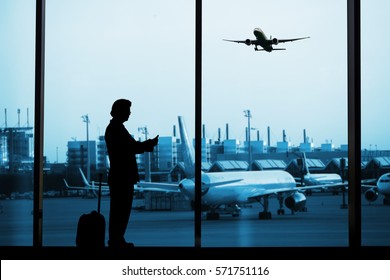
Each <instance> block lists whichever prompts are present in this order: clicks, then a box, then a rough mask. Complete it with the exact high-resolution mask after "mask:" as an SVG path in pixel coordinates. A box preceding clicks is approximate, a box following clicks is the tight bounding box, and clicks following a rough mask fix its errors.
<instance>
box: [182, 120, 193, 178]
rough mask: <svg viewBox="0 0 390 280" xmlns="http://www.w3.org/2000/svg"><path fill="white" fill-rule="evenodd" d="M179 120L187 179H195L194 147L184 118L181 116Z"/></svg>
mask: <svg viewBox="0 0 390 280" xmlns="http://www.w3.org/2000/svg"><path fill="white" fill-rule="evenodd" d="M178 120H179V130H180V139H181V143H182V149H183V157H184V168H185V174H186V177H187V178H193V177H194V176H195V152H194V147H193V145H192V144H191V142H190V140H189V137H188V133H187V128H186V125H185V122H184V118H183V117H182V116H179V117H178Z"/></svg>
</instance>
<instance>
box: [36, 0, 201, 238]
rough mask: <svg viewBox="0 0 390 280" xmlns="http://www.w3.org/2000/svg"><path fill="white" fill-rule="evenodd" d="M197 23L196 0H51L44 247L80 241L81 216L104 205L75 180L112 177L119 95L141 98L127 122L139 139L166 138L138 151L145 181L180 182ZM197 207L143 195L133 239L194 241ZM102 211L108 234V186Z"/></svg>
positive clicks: (130, 233) (137, 202)
mask: <svg viewBox="0 0 390 280" xmlns="http://www.w3.org/2000/svg"><path fill="white" fill-rule="evenodd" d="M173 6H174V7H175V9H174V10H172V9H171V7H173ZM178 10H179V11H180V13H178V12H177V11H178ZM194 25H195V10H194V6H193V1H175V0H168V1H158V0H148V1H135V2H134V1H109V2H104V1H98V2H96V1H83V2H82V3H81V2H80V1H76V0H75V1H47V4H46V69H45V71H46V77H45V81H46V83H45V108H46V109H45V110H46V111H45V141H44V142H45V146H44V155H45V157H46V166H45V168H46V169H45V177H44V185H45V192H44V223H43V245H44V246H75V236H76V228H77V223H78V219H79V217H80V215H81V214H83V213H89V212H90V211H92V210H96V208H97V199H96V191H84V190H79V189H76V188H73V187H84V185H85V183H84V182H83V180H82V175H81V172H80V170H79V168H81V171H82V172H83V174H84V175H85V177H86V178H87V180H88V181H89V182H90V183H92V181H94V182H93V183H94V185H95V186H97V185H98V180H99V173H102V174H103V183H104V182H107V168H108V167H109V164H110V163H109V161H108V157H107V151H106V145H105V141H104V133H105V129H106V126H107V125H108V123H109V122H110V119H111V116H110V110H111V106H112V104H113V102H114V101H115V100H116V99H119V98H126V99H129V100H131V101H132V107H131V115H130V118H129V120H128V121H127V122H125V123H124V124H125V127H126V128H127V129H128V131H129V132H130V133H131V134H132V135H133V136H134V138H135V139H136V140H142V141H143V140H145V139H146V138H148V139H149V138H153V137H155V136H156V135H159V136H160V140H159V145H158V147H157V148H155V149H154V151H153V153H145V154H141V155H139V156H137V161H138V165H139V170H140V176H141V180H142V181H152V182H155V183H159V182H163V183H168V182H169V183H172V184H177V182H178V180H179V179H180V167H179V166H178V167H177V168H176V170H175V171H176V173H174V172H173V173H172V172H171V170H172V168H171V167H172V166H176V165H177V164H179V163H180V162H181V161H182V159H181V157H179V156H178V152H177V150H178V149H179V147H180V142H178V141H179V139H180V137H179V128H178V116H183V117H184V118H185V120H186V123H187V126H188V129H189V130H191V134H192V135H193V129H194V119H193V116H194V102H193V98H192V97H193V96H194V68H195V66H194V54H195V41H194V36H193V30H194ZM87 139H88V141H87ZM87 143H89V144H87ZM88 155H89V158H88ZM88 162H89V163H90V164H89V165H88ZM88 166H90V168H88ZM148 166H149V168H148ZM149 170H150V171H149ZM64 180H65V181H66V183H65V181H64ZM65 184H68V185H69V186H70V187H71V188H68V189H67V188H66V187H65ZM190 207H191V205H190V202H189V201H187V200H186V199H185V198H184V197H183V196H182V195H180V194H178V193H173V194H166V193H164V192H143V193H136V195H135V196H134V201H133V210H132V213H131V217H130V221H129V224H128V229H127V231H126V235H125V237H126V240H127V241H129V242H133V243H134V244H135V245H137V246H192V245H193V236H194V234H193V232H194V230H193V228H194V222H193V214H192V212H191V211H190ZM101 211H102V214H103V215H104V216H105V218H106V227H107V234H106V239H107V240H108V222H109V196H108V191H107V190H106V189H105V188H104V187H103V196H102V204H101ZM172 231H174V232H175V233H176V234H175V235H173V234H172ZM178 235H180V238H178ZM106 245H107V242H106Z"/></svg>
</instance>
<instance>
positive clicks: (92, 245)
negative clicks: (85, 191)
mask: <svg viewBox="0 0 390 280" xmlns="http://www.w3.org/2000/svg"><path fill="white" fill-rule="evenodd" d="M101 196H102V174H101V173H100V174H99V194H98V209H97V211H95V210H94V211H92V212H91V213H89V214H82V215H81V216H80V218H79V222H78V224H77V234H76V246H77V247H78V248H83V249H92V250H97V249H102V248H104V247H105V235H106V220H105V218H104V216H103V215H102V214H101V213H100V203H101Z"/></svg>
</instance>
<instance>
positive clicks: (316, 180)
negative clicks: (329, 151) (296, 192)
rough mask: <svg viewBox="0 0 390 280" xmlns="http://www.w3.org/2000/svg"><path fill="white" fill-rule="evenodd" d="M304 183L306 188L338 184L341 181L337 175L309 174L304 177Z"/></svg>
mask: <svg viewBox="0 0 390 280" xmlns="http://www.w3.org/2000/svg"><path fill="white" fill-rule="evenodd" d="M304 183H305V185H306V186H315V185H325V184H338V183H342V179H341V176H340V175H338V174H309V175H305V177H304Z"/></svg>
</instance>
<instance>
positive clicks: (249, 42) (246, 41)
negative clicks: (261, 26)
mask: <svg viewBox="0 0 390 280" xmlns="http://www.w3.org/2000/svg"><path fill="white" fill-rule="evenodd" d="M223 40H224V41H227V42H233V43H242V44H246V45H248V46H250V45H260V44H259V42H258V41H257V40H249V39H246V40H227V39H223Z"/></svg>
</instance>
